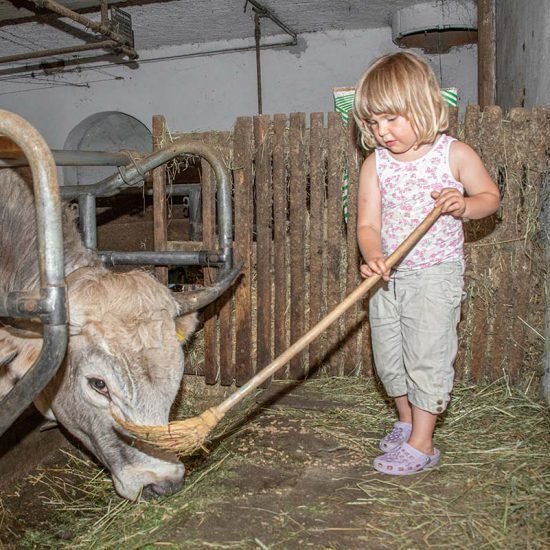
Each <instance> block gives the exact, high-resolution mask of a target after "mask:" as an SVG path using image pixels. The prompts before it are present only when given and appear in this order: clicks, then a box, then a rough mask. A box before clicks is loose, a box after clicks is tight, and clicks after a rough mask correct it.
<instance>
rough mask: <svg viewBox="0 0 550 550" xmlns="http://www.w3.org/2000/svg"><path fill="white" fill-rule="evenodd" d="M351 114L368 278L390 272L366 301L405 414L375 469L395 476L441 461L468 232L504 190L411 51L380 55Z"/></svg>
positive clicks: (385, 379) (392, 389)
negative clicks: (420, 232) (409, 240)
mask: <svg viewBox="0 0 550 550" xmlns="http://www.w3.org/2000/svg"><path fill="white" fill-rule="evenodd" d="M354 116H355V120H356V121H357V124H358V125H359V129H360V131H361V141H362V144H363V146H364V147H365V148H367V149H369V148H373V147H376V149H375V154H372V155H369V156H368V157H367V158H366V160H365V162H364V163H363V166H362V168H361V173H360V179H359V203H358V209H359V210H358V226H357V235H358V241H359V247H360V249H361V253H362V255H363V258H364V261H365V263H364V264H363V265H362V266H361V274H362V275H363V276H365V277H369V276H371V275H372V274H374V273H377V274H379V275H381V276H382V278H383V283H384V284H382V285H379V286H378V287H377V288H376V290H375V291H373V293H372V295H371V297H370V300H369V320H370V325H371V334H372V347H373V353H374V362H375V366H376V371H377V373H378V375H379V377H380V379H381V381H382V383H383V384H384V387H385V389H386V392H387V393H388V395H389V396H391V397H393V399H394V400H395V405H396V408H397V412H398V415H399V421H398V422H396V423H395V424H394V427H393V430H392V431H391V432H390V433H389V434H388V435H386V436H385V437H384V438H383V439H382V440H381V441H380V448H381V450H382V451H384V454H382V455H381V456H379V457H377V458H376V459H375V460H374V467H375V468H376V469H377V470H378V471H380V472H383V473H386V474H393V475H403V474H410V473H414V472H419V471H421V470H424V469H425V468H429V467H432V466H434V465H435V464H437V463H438V461H439V456H440V453H439V450H438V449H437V448H435V447H434V446H433V441H432V436H433V431H434V427H435V423H436V420H437V417H438V415H439V414H441V413H442V412H443V411H444V410H445V408H446V407H447V404H448V403H449V400H450V392H451V390H452V386H453V376H454V370H453V362H454V359H455V356H456V351H457V330H456V328H457V324H458V321H459V317H460V304H461V300H462V292H463V274H464V260H463V242H464V235H463V228H462V222H463V221H464V220H467V219H479V218H483V217H485V216H488V215H490V214H492V213H493V212H495V211H496V210H497V208H498V206H499V203H500V197H499V191H498V188H497V186H496V185H495V183H494V182H493V181H492V179H491V177H490V175H489V174H488V172H487V170H486V169H485V167H484V166H483V163H482V161H481V159H480V158H479V156H478V155H477V154H476V153H475V151H474V150H473V149H472V148H471V147H469V146H468V145H466V144H465V143H461V142H460V141H457V140H455V139H454V138H451V137H449V136H447V135H446V134H444V133H443V132H444V131H445V130H446V129H447V127H448V112H447V108H446V106H445V103H444V102H443V100H442V98H441V95H440V89H439V86H438V84H437V81H436V78H435V75H434V74H433V71H432V70H431V69H430V67H429V66H428V64H427V63H426V62H425V61H424V60H423V59H421V58H420V57H418V56H416V55H413V54H411V53H403V52H400V53H395V54H391V55H386V56H383V57H381V58H380V59H378V60H377V61H375V62H374V63H373V64H372V65H371V66H370V68H369V69H368V70H367V72H366V73H365V74H364V75H363V76H362V78H361V80H360V81H359V83H358V84H357V87H356V93H355V104H354ZM435 206H441V207H442V212H443V213H442V215H441V216H440V218H439V219H438V220H437V222H436V223H435V224H434V225H433V226H432V228H431V229H430V230H429V231H428V232H427V233H426V235H425V236H424V237H423V238H422V240H421V241H420V242H419V243H418V244H417V245H416V247H415V248H414V249H413V250H412V251H411V252H410V253H409V254H407V256H406V257H405V258H404V259H403V260H402V261H401V262H400V263H399V264H398V265H397V266H396V267H395V268H394V269H393V270H392V271H391V272H390V270H389V269H388V267H387V265H386V263H385V260H384V258H385V257H387V256H388V255H389V254H390V253H391V252H393V250H394V249H395V248H396V247H397V246H398V245H399V244H400V243H401V241H403V240H404V239H405V237H406V236H407V235H408V234H409V233H410V232H411V231H412V230H413V229H414V228H415V227H416V226H417V225H418V224H419V223H420V222H421V221H422V220H423V219H424V217H425V216H426V215H427V214H428V213H429V212H430V211H431V210H432V209H433V208H434V207H435Z"/></svg>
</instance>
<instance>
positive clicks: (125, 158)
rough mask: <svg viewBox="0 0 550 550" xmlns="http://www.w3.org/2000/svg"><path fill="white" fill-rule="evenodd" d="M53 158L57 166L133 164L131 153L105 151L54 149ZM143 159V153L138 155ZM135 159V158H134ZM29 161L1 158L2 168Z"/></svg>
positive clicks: (14, 166)
mask: <svg viewBox="0 0 550 550" xmlns="http://www.w3.org/2000/svg"><path fill="white" fill-rule="evenodd" d="M51 152H52V154H53V158H54V161H55V164H56V165H57V166H126V164H129V163H130V162H132V159H131V157H130V154H129V153H109V152H105V151H68V150H65V149H52V151H51ZM135 155H136V156H138V157H139V158H142V157H143V156H144V154H143V153H136V154H135ZM134 158H135V157H134ZM28 165H29V161H28V160H27V157H25V156H24V155H19V154H17V155H10V157H9V158H8V157H6V158H0V168H7V167H9V168H17V167H19V166H28Z"/></svg>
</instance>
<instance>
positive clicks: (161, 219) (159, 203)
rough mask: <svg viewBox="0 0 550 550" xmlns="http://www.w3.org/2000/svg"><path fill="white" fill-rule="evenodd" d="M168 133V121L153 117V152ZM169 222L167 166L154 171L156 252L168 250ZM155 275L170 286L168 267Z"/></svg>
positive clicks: (158, 267) (159, 116)
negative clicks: (167, 210) (167, 209)
mask: <svg viewBox="0 0 550 550" xmlns="http://www.w3.org/2000/svg"><path fill="white" fill-rule="evenodd" d="M165 132H166V119H165V118H164V117H163V116H162V115H154V116H153V132H152V133H153V151H158V150H159V149H161V148H162V146H163V145H164V144H163V139H164V135H165ZM167 240H168V220H167V214H166V164H162V165H161V166H159V167H158V168H155V169H154V170H153V246H154V247H155V250H166V241H167ZM155 275H156V277H157V279H158V280H159V281H160V282H161V283H162V284H163V285H166V284H168V267H166V266H157V267H155Z"/></svg>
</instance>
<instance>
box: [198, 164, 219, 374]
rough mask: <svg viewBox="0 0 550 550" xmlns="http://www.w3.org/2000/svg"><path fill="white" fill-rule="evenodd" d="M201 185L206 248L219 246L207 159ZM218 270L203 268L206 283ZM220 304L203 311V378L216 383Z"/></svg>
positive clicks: (202, 167) (210, 172)
mask: <svg viewBox="0 0 550 550" xmlns="http://www.w3.org/2000/svg"><path fill="white" fill-rule="evenodd" d="M201 172H202V177H201V180H202V181H201V188H202V201H201V202H202V240H203V244H204V247H205V248H207V249H214V248H216V247H217V244H216V243H217V239H216V201H215V197H216V182H215V178H214V174H213V172H212V169H211V167H210V164H208V162H206V161H205V160H203V161H202V163H201ZM216 276H217V270H216V269H214V268H204V269H203V278H204V284H205V285H208V284H210V283H211V282H212V281H214V280H215V278H216ZM218 307H219V306H218V303H217V302H214V303H213V304H210V305H209V306H208V307H206V308H205V310H204V314H203V315H204V319H205V321H204V329H203V332H204V366H203V374H204V381H205V382H206V383H207V384H216V383H217V382H219V380H220V374H219V373H220V355H219V338H218Z"/></svg>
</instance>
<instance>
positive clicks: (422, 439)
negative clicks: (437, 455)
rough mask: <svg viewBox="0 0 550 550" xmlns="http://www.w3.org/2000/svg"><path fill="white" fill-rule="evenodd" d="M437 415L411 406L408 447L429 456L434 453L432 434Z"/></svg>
mask: <svg viewBox="0 0 550 550" xmlns="http://www.w3.org/2000/svg"><path fill="white" fill-rule="evenodd" d="M436 420H437V414H432V413H431V412H428V411H424V410H422V409H419V408H418V407H415V406H414V405H412V425H413V429H412V433H411V437H410V438H409V441H408V443H409V445H410V446H411V447H414V448H415V449H417V450H418V451H421V452H422V453H425V454H427V455H431V454H433V452H434V447H433V440H432V437H433V433H434V428H435V422H436Z"/></svg>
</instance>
